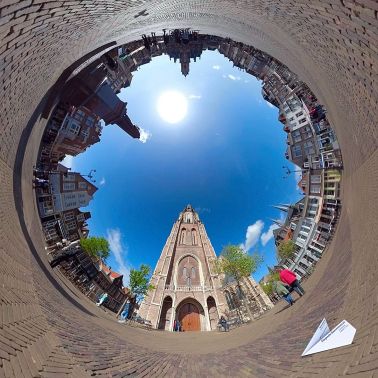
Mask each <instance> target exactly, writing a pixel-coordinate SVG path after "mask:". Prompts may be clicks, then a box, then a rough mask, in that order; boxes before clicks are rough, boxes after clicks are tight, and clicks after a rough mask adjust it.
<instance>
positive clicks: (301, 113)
mask: <svg viewBox="0 0 378 378" xmlns="http://www.w3.org/2000/svg"><path fill="white" fill-rule="evenodd" d="M295 116H296V117H297V118H299V117H301V116H303V112H299V113H297V114H296V115H295Z"/></svg>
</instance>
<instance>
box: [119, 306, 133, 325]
mask: <svg viewBox="0 0 378 378" xmlns="http://www.w3.org/2000/svg"><path fill="white" fill-rule="evenodd" d="M129 309H130V302H127V303H126V304H125V307H124V308H123V310H122V312H121V318H120V320H118V323H125V322H126V319H127V316H128V315H129Z"/></svg>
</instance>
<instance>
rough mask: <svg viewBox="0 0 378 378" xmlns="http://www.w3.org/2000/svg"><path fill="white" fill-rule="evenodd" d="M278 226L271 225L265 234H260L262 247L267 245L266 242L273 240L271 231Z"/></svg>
mask: <svg viewBox="0 0 378 378" xmlns="http://www.w3.org/2000/svg"><path fill="white" fill-rule="evenodd" d="M277 228H278V226H277V225H276V224H274V223H273V224H271V225H270V227H269V229H268V231H267V232H263V233H262V234H261V244H262V245H263V246H265V245H267V244H268V241H269V240H270V239H272V238H273V231H274V230H275V229H277Z"/></svg>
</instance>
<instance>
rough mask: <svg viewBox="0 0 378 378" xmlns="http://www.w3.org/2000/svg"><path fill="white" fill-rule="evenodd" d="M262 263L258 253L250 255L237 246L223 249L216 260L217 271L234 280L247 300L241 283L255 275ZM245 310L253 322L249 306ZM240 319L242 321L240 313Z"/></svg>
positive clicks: (242, 296)
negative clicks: (243, 279) (245, 278)
mask: <svg viewBox="0 0 378 378" xmlns="http://www.w3.org/2000/svg"><path fill="white" fill-rule="evenodd" d="M262 261H263V259H262V256H260V255H259V254H258V253H254V254H253V255H249V254H248V253H247V252H245V251H244V250H243V249H242V248H241V247H239V246H237V245H228V246H226V247H224V248H223V250H222V252H221V254H220V256H219V258H218V259H217V260H215V271H216V272H217V273H219V274H224V275H225V276H226V277H227V276H228V277H232V278H234V279H235V281H236V283H237V288H238V289H239V292H240V295H241V298H243V299H245V294H244V292H243V290H242V287H241V285H240V281H241V279H242V278H244V277H249V276H250V275H251V274H252V273H254V272H255V271H256V270H257V268H258V267H259V265H260V264H261V263H262ZM245 308H246V309H247V312H248V314H249V318H250V319H251V320H252V319H253V316H252V314H251V310H250V308H249V306H248V305H246V306H245ZM238 313H239V312H238ZM239 317H240V318H241V319H242V317H241V315H240V313H239Z"/></svg>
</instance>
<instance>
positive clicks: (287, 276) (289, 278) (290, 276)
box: [279, 269, 305, 296]
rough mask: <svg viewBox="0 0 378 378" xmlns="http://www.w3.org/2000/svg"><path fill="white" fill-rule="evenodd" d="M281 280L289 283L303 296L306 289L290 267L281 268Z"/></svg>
mask: <svg viewBox="0 0 378 378" xmlns="http://www.w3.org/2000/svg"><path fill="white" fill-rule="evenodd" d="M279 273H280V280H281V281H282V282H283V283H286V284H288V285H289V286H290V287H291V288H292V289H293V290H294V291H296V292H297V293H298V294H299V295H300V296H302V295H303V294H304V293H305V291H304V290H303V287H302V286H301V285H300V283H299V281H298V280H297V276H296V275H295V273H294V272H292V271H291V270H289V269H280V270H279Z"/></svg>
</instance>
